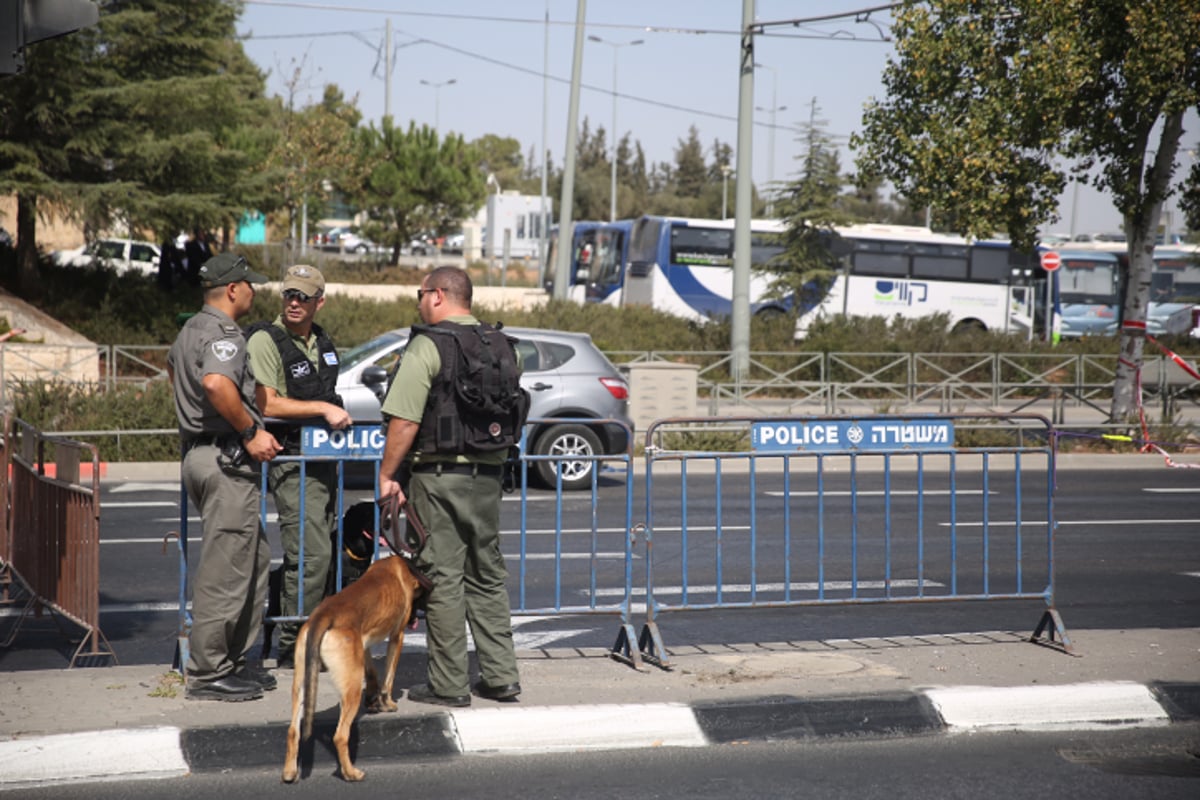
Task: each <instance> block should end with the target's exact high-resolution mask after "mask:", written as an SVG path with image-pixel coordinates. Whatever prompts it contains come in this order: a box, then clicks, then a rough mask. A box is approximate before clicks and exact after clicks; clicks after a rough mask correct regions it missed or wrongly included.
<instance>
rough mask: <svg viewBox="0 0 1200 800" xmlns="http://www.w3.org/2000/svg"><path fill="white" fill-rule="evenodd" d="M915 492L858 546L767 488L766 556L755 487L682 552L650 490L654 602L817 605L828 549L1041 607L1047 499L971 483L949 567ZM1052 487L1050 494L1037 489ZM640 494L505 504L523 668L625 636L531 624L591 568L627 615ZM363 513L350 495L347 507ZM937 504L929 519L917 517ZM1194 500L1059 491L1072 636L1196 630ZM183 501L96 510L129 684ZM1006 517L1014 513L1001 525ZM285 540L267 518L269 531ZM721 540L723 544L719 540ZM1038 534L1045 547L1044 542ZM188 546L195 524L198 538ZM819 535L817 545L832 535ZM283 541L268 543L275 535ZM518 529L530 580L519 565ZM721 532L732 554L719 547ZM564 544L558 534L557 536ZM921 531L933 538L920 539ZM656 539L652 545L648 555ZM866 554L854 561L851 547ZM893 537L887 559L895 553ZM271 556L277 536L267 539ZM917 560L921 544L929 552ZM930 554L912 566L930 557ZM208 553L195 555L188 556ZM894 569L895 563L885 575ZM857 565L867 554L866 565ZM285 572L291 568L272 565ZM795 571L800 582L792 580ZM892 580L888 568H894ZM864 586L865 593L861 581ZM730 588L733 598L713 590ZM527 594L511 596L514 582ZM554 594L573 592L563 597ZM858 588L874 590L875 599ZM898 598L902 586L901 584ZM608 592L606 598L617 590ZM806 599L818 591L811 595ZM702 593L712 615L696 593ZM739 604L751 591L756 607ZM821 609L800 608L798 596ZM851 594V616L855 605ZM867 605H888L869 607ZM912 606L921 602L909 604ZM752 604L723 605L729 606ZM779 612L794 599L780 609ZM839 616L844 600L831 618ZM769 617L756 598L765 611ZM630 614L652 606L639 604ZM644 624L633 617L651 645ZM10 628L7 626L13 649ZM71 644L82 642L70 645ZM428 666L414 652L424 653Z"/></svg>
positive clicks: (994, 617)
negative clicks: (985, 537)
mask: <svg viewBox="0 0 1200 800" xmlns="http://www.w3.org/2000/svg"><path fill="white" fill-rule="evenodd" d="M912 481H913V479H912V478H911V476H909V477H904V476H895V477H894V478H893V479H892V483H891V484H890V485H889V486H888V487H886V488H887V489H888V495H889V496H890V497H891V498H892V499H891V500H890V501H885V497H884V494H883V488H884V484H883V478H882V477H881V476H880V475H863V476H860V477H859V478H858V485H857V486H856V490H857V493H858V496H859V500H858V501H857V502H858V503H859V504H860V505H859V507H858V508H857V512H858V519H859V520H860V523H859V526H858V529H857V530H853V529H852V528H850V527H848V525H849V522H848V521H849V520H850V519H851V515H850V513H849V512H850V508H849V506H848V503H850V502H851V501H850V500H849V499H848V495H847V494H846V493H845V492H844V491H843V489H845V487H846V483H845V478H844V477H843V478H837V479H834V478H831V479H830V481H829V482H828V484H827V485H826V486H825V487H824V489H825V493H826V494H827V495H828V499H827V501H826V504H825V505H824V507H823V508H822V509H820V510H819V513H820V514H821V515H823V516H822V517H821V522H820V524H818V522H817V521H816V517H815V515H816V514H817V513H818V510H817V507H816V506H815V503H816V500H815V498H814V497H813V495H812V494H811V493H810V492H808V490H807V488H806V487H805V486H802V485H798V484H797V485H794V486H793V487H791V488H792V490H793V492H794V494H793V495H792V497H791V500H792V504H791V506H790V508H791V509H792V510H791V511H789V512H788V513H789V514H790V515H791V516H790V518H788V519H785V518H784V517H783V516H782V508H783V506H784V505H786V504H782V501H781V500H780V498H781V497H782V496H783V492H782V491H781V489H780V484H778V483H775V484H772V483H770V482H769V481H767V480H766V479H760V480H759V481H758V482H757V483H756V486H755V492H754V496H755V497H759V498H762V502H761V503H756V504H753V508H754V515H753V526H754V530H755V536H754V537H753V539H752V538H751V536H750V521H751V508H752V504H751V503H750V502H749V498H750V497H751V491H750V486H749V481H748V478H747V476H745V475H726V476H725V477H724V478H723V480H722V482H721V486H720V491H719V492H718V491H717V489H716V488H715V487H714V484H713V482H712V478H711V476H709V477H702V476H693V478H692V479H689V490H688V500H687V503H686V508H687V509H688V518H689V519H688V529H689V538H688V541H686V542H685V541H684V540H683V538H682V535H681V533H680V530H679V529H680V525H679V524H678V523H679V521H680V520H679V517H680V513H681V512H680V508H681V506H680V501H679V497H680V496H681V495H682V486H681V484H679V483H678V482H675V483H671V482H667V481H661V482H656V483H655V487H654V488H655V497H656V502H655V504H654V508H655V509H656V511H655V520H654V528H655V529H654V550H653V552H654V559H655V560H654V566H653V576H654V585H655V589H656V597H657V598H659V599H660V600H661V601H663V602H666V603H668V604H674V605H678V604H679V603H680V601H681V599H682V595H681V592H682V587H683V585H684V583H685V582H686V584H687V586H688V587H689V589H690V592H691V594H690V600H691V602H694V603H697V604H701V605H702V604H704V603H705V602H708V601H711V600H712V599H713V595H712V594H711V591H712V590H713V587H715V585H717V584H718V583H719V584H721V585H724V586H726V587H728V586H732V585H735V584H740V583H741V582H742V580H743V576H746V575H750V574H751V572H750V570H751V569H753V570H755V572H754V573H753V575H754V579H755V580H756V581H757V582H758V585H760V586H767V585H768V584H770V585H771V586H773V587H774V589H773V591H775V592H777V593H778V592H781V591H782V588H781V587H783V586H784V585H787V584H789V583H790V585H791V586H792V590H793V592H795V594H793V597H801V596H807V597H815V595H813V594H812V585H813V581H814V580H815V578H816V576H817V575H818V573H817V572H816V566H815V565H816V564H817V562H818V561H819V560H820V558H821V557H822V553H821V551H818V550H817V548H816V545H815V544H814V541H815V539H814V537H815V535H816V532H817V531H818V530H823V531H824V551H823V557H824V564H825V575H824V577H825V580H827V581H829V580H835V579H838V580H840V579H848V580H853V578H854V575H855V574H857V575H858V576H859V577H860V578H862V579H863V580H864V581H866V580H869V579H871V578H872V577H874V576H877V575H880V574H883V573H882V570H884V569H887V568H890V570H891V573H890V574H891V577H892V579H894V580H897V581H904V580H908V581H910V585H911V579H912V578H913V577H914V575H915V569H916V565H917V564H918V563H919V562H918V560H917V554H918V552H921V553H922V555H923V557H924V558H925V561H926V564H927V566H926V567H925V574H924V576H923V577H924V578H925V580H926V581H927V586H926V589H925V590H926V591H928V592H930V593H936V592H939V591H942V592H944V591H946V590H947V589H946V587H948V586H950V585H951V584H950V579H951V578H952V577H953V576H954V575H955V574H957V576H958V581H959V585H958V587H957V588H958V591H959V592H960V593H962V592H965V591H968V590H970V591H974V590H976V589H978V588H981V587H982V571H981V570H982V565H983V564H984V558H985V556H986V557H987V569H986V573H987V576H988V581H989V587H988V588H989V589H990V590H991V591H992V592H1004V591H1009V590H1011V588H1012V587H1014V586H1016V585H1018V584H1023V587H1022V588H1024V589H1025V590H1027V591H1033V592H1034V593H1035V594H1036V593H1037V592H1040V591H1041V589H1042V588H1043V586H1044V584H1045V561H1046V549H1045V548H1046V537H1045V530H1044V527H1045V526H1044V520H1045V518H1046V508H1045V506H1046V493H1045V487H1044V485H1043V486H1041V487H1040V494H1039V487H1038V486H1037V485H1036V484H1027V485H1026V487H1025V489H1024V493H1023V495H1022V499H1021V501H1020V502H1019V503H1017V502H1014V501H1012V500H1011V499H1006V498H1011V495H1012V487H1013V480H1012V477H1011V475H1009V476H1007V477H1005V476H1004V475H1003V474H1001V473H1000V472H999V471H997V474H996V475H994V476H993V477H992V478H991V479H990V481H989V483H988V484H987V485H986V487H985V486H984V484H983V483H982V479H981V477H980V476H978V475H975V476H974V477H971V476H969V475H966V474H964V476H963V477H962V478H961V480H960V482H959V483H958V484H957V485H956V487H955V492H954V495H955V496H956V497H957V498H958V499H957V501H956V502H957V503H958V504H959V505H958V506H957V508H956V513H957V514H958V517H957V519H959V520H960V521H961V523H962V524H961V525H960V526H959V527H958V536H959V541H958V547H957V549H956V550H955V552H954V553H953V558H952V557H951V555H952V554H951V553H950V550H949V546H948V541H949V540H948V538H947V536H948V526H947V524H946V523H945V522H944V521H940V522H939V520H942V519H943V517H942V516H941V515H942V514H944V513H945V512H946V510H947V509H948V507H949V506H948V503H949V497H948V495H947V493H946V486H945V485H943V484H941V483H939V481H938V480H937V479H935V478H934V477H933V476H931V477H930V479H929V480H928V481H927V482H926V484H925V485H924V486H922V487H920V488H921V491H920V492H917V491H916V489H915V488H914V486H913V485H912ZM1043 484H1044V480H1043ZM641 486H642V484H641V483H640V479H638V480H635V484H634V493H633V495H632V496H631V497H629V496H627V495H626V488H625V484H624V482H623V481H622V480H617V479H615V478H613V477H604V478H603V479H602V481H601V487H600V490H599V493H598V497H597V501H596V502H595V503H593V502H592V498H591V497H590V495H589V494H588V493H586V492H584V493H571V494H568V495H567V497H566V498H565V499H564V502H563V504H562V505H561V507H560V506H558V504H556V503H555V501H554V497H553V494H552V493H549V492H545V491H540V490H531V491H530V493H529V495H528V501H527V502H526V503H521V502H520V500H519V497H517V496H516V495H512V496H508V497H506V499H505V502H504V504H503V516H502V526H503V530H504V531H505V536H504V550H505V553H506V555H507V556H508V558H509V567H510V574H511V575H512V578H513V581H514V589H513V592H512V597H513V605H514V608H516V609H517V610H518V612H521V611H522V610H524V611H526V612H528V613H524V614H522V613H519V614H518V616H517V617H516V618H515V620H514V622H515V624H516V625H517V643H518V647H521V648H533V647H541V646H568V645H569V646H580V647H609V646H611V645H612V643H613V641H614V640H615V637H616V634H617V632H618V630H619V617H618V615H617V614H615V613H613V612H612V611H611V610H608V611H605V613H600V614H595V615H580V614H565V615H551V616H550V618H547V615H545V614H542V613H537V612H538V610H539V609H545V608H547V607H558V608H568V609H570V608H574V607H576V606H580V605H586V603H587V602H588V596H589V595H590V592H591V590H590V587H589V582H590V580H591V572H590V569H591V566H592V565H593V564H594V565H595V572H596V578H597V585H598V587H599V590H598V591H597V594H596V596H597V600H596V602H597V604H598V605H599V606H600V607H601V608H606V609H611V608H612V607H614V606H615V605H616V604H618V603H619V602H620V601H621V600H622V599H623V598H622V596H621V594H622V593H621V591H620V590H619V589H614V587H620V586H622V585H623V578H624V570H625V564H624V560H623V555H624V546H625V535H624V515H625V513H626V509H627V508H631V509H632V519H633V520H634V522H635V523H636V522H641V521H644V520H645V519H646V517H647V506H646V503H645V500H644V498H643V497H642V496H641ZM367 494H368V493H366V492H362V491H352V492H349V493H348V502H349V501H350V500H353V499H359V498H362V497H366V496H367ZM920 497H923V498H924V500H923V501H922V502H918V498H920ZM1198 499H1200V480H1198V479H1197V473H1196V472H1195V471H1192V470H1171V469H1166V468H1149V469H1146V468H1143V469H1130V470H1111V471H1096V470H1087V471H1060V472H1059V475H1058V489H1057V492H1056V495H1055V516H1056V518H1057V519H1058V521H1059V528H1058V532H1057V535H1056V541H1055V559H1056V565H1055V566H1056V576H1057V597H1056V605H1057V607H1058V609H1059V610H1060V612H1061V614H1062V617H1063V620H1064V623H1065V625H1066V626H1067V628H1068V630H1070V629H1074V628H1105V629H1119V628H1131V627H1164V628H1172V627H1194V626H1196V625H1197V624H1200V616H1198V613H1200V612H1197V610H1196V609H1197V608H1200V547H1197V538H1198V537H1200V503H1198V502H1197V500H1198ZM179 500H180V497H179V486H178V484H175V483H168V482H142V483H124V484H108V483H106V484H104V486H103V489H102V498H101V547H100V551H101V564H100V574H101V628H102V630H103V632H104V634H105V636H106V637H107V639H108V641H109V642H110V643H111V645H112V647H113V649H114V651H115V652H116V653H117V656H118V658H119V659H120V661H121V663H123V664H141V663H144V664H161V663H169V662H170V660H171V658H172V655H173V653H174V647H175V641H176V638H177V633H178V610H177V609H178V598H179V579H180V559H179V555H178V548H177V545H176V543H175V540H174V539H173V538H169V537H168V536H167V534H168V532H170V531H175V530H178V529H179V528H180V519H179ZM985 502H987V503H988V508H987V511H986V518H987V519H989V520H993V521H994V523H993V524H992V525H990V526H989V537H990V539H989V545H988V548H987V549H986V550H985V549H984V548H982V547H981V546H980V544H979V536H980V533H981V530H980V525H979V522H978V520H979V519H980V515H982V514H984V513H985V512H984V503H985ZM1005 503H1007V505H1005ZM1018 511H1019V513H1020V514H1021V520H1022V521H1023V524H1024V525H1025V526H1026V527H1027V528H1028V532H1027V533H1026V534H1025V535H1023V537H1022V546H1023V548H1024V550H1023V551H1022V552H1023V557H1022V559H1021V560H1020V563H1021V573H1020V575H1019V576H1018V574H1017V565H1018V559H1016V557H1015V556H1016V551H1015V549H1014V548H1015V544H1016V542H1015V538H1014V535H1013V531H1014V525H1013V521H1014V514H1015V513H1016V512H1018ZM269 519H270V520H271V521H273V520H274V517H273V513H272V516H271V517H269ZM718 520H719V521H720V525H717V524H716V523H717V521H718ZM1039 522H1041V527H1040V528H1039ZM189 525H190V527H191V533H192V536H193V537H195V536H197V535H198V533H199V526H198V520H197V519H195V518H192V520H191V521H190V522H189ZM789 525H790V526H791V529H792V530H793V534H792V538H793V542H792V547H791V550H790V551H785V550H784V540H783V537H782V536H781V531H783V530H786V529H787V526H789ZM822 526H823V527H822ZM272 528H273V526H272ZM522 528H524V529H525V530H526V531H527V533H528V535H527V536H526V539H525V543H524V547H525V560H524V562H523V566H522V561H521V560H520V555H521V547H522V543H521V539H520V537H519V535H518V534H517V532H518V531H520V530H521V529H522ZM718 529H719V534H720V536H719V537H718ZM559 531H562V533H561V534H559V533H558V532H559ZM919 531H924V533H922V534H921V535H918V532H919ZM640 536H641V537H644V534H641V535H640ZM851 537H856V539H855V541H856V546H855V547H853V548H851V547H850V545H849V542H850V539H851ZM885 537H886V539H885ZM272 539H273V540H274V541H275V542H276V550H278V547H277V534H275V533H274V532H272ZM922 542H923V543H924V544H922ZM643 544H644V542H643V541H642V539H639V542H638V547H637V548H635V552H636V553H637V555H636V557H635V559H634V562H633V564H632V574H633V577H634V581H635V583H634V585H635V586H639V585H642V584H641V583H640V582H641V581H642V578H643V576H644V574H645V571H646V566H645V560H644V557H643V554H644V552H645V549H644V547H643ZM919 546H920V547H923V548H924V550H923V551H918V549H917V548H918V547H919ZM195 549H196V543H195V542H193V552H195ZM889 552H890V553H891V554H892V559H891V561H890V562H889V560H888V558H887V555H888V553H889ZM852 554H855V555H854V557H853V558H852V557H851V556H852ZM276 555H277V556H278V552H277V553H276ZM785 564H790V565H791V573H790V576H789V577H790V581H789V580H782V579H781V578H783V576H787V575H788V573H785V572H784V565H785ZM889 564H890V567H889ZM854 570H857V573H855V572H854ZM718 571H720V581H718V580H717V577H718ZM518 581H519V582H520V583H521V585H520V586H517V585H516V584H517V582H518ZM556 581H561V585H562V587H563V590H562V591H560V592H557V593H556V592H555V585H556ZM863 585H864V587H865V586H866V585H867V584H865V583H864V584H863ZM897 585H898V586H899V585H900V584H897ZM606 587H607V589H606ZM806 587H807V588H806ZM705 589H707V591H709V592H710V594H708V595H706V594H704V593H703V591H702V590H705ZM744 589H745V586H744V585H743V591H744ZM805 591H807V592H809V594H808V595H803V592H805ZM846 591H848V590H843V594H842V595H841V596H845V594H846ZM861 591H862V592H863V594H864V596H865V595H871V594H872V592H874V596H878V594H879V593H880V592H881V591H882V590H879V589H874V590H868V589H866V588H862V589H861ZM905 591H910V592H911V591H912V590H911V589H908V590H905ZM746 596H747V595H744V594H743V595H738V594H736V593H729V594H725V595H724V600H725V601H727V602H732V601H736V600H739V599H744V598H745V597H746ZM777 596H782V595H778V594H777ZM836 596H839V595H837V594H836V593H830V594H828V595H827V597H828V598H832V597H836ZM760 599H762V598H760ZM633 603H634V606H635V608H636V607H637V606H638V605H639V604H642V603H644V596H640V595H639V596H635V597H634V598H633ZM1043 608H1044V603H1043V602H1042V601H1041V600H1040V599H1032V600H1027V599H1021V600H1013V601H1006V602H986V603H963V602H941V603H924V604H881V603H874V602H872V603H855V604H849V605H818V606H805V607H801V608H787V609H782V608H777V609H755V610H748V609H733V610H730V609H720V610H700V611H694V612H691V613H686V614H684V613H678V614H677V613H671V612H670V611H667V612H665V613H662V614H660V615H659V626H660V629H661V630H662V633H663V638H664V642H665V644H666V646H668V647H671V646H674V645H681V644H699V643H709V642H721V641H733V640H737V641H743V642H744V641H777V640H783V639H791V640H796V639H824V638H844V637H853V636H887V635H902V634H920V633H935V632H942V633H949V632H958V631H967V630H1023V629H1029V630H1032V628H1033V627H1034V626H1035V625H1036V624H1037V622H1038V619H1039V618H1040V615H1041V612H1042V609H1043ZM643 618H644V614H642V613H641V612H637V613H635V615H634V622H635V625H640V624H641V621H642V619H643ZM8 625H11V619H10V618H5V617H0V633H4V632H6V631H7V626H8ZM66 629H67V630H68V631H70V626H69V625H68V626H66ZM414 644H415V646H416V647H417V648H418V649H420V647H421V645H420V642H419V640H418V641H417V642H414ZM70 652H71V648H70V646H69V645H68V642H67V639H66V638H65V637H64V636H63V635H62V634H61V633H60V631H59V628H58V627H57V626H56V625H55V624H54V622H53V621H51V620H50V619H49V618H48V617H46V618H42V619H40V620H39V619H36V618H33V619H28V620H26V621H25V622H24V624H23V626H22V629H21V631H20V633H19V634H18V639H17V642H16V643H15V645H14V646H13V647H10V648H7V649H4V650H0V670H17V669H46V668H60V667H63V666H65V665H66V662H67V659H68V658H69V654H70Z"/></svg>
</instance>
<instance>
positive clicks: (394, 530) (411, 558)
mask: <svg viewBox="0 0 1200 800" xmlns="http://www.w3.org/2000/svg"><path fill="white" fill-rule="evenodd" d="M380 505H381V506H382V509H381V516H380V521H379V524H380V527H382V528H383V529H384V530H385V531H386V530H391V535H390V536H386V537H385V541H386V542H387V545H388V548H389V549H390V550H391V551H392V554H393V555H396V556H399V557H400V558H403V559H404V560H405V561H407V562H408V566H409V567H410V568H411V569H412V572H413V576H414V577H416V579H417V582H418V583H420V584H421V588H422V589H424V590H425V591H426V592H430V591H432V590H433V581H431V580H430V579H429V576H428V575H426V574H425V573H424V572H422V571H421V570H420V569H418V568H417V564H416V560H417V554H418V553H420V552H421V551H422V550H423V549H425V541H426V540H427V539H428V538H429V532H428V531H426V530H425V526H424V525H423V524H422V523H421V520H420V518H419V517H417V512H416V511H414V510H413V507H412V503H404V504H403V505H401V504H400V498H399V496H397V495H392V496H390V497H386V498H384V499H383V500H382V501H381V502H380ZM402 510H403V511H404V518H405V519H406V520H407V521H408V527H409V529H410V530H411V531H412V532H413V534H414V535H415V538H416V546H415V548H413V549H409V548H410V547H412V546H413V543H412V542H409V541H408V537H407V536H405V535H403V534H402V533H401V532H400V512H401V511H402ZM396 542H404V545H405V546H404V547H402V548H400V549H397V547H396V544H395V543H396Z"/></svg>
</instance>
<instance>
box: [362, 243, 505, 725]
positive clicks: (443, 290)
mask: <svg viewBox="0 0 1200 800" xmlns="http://www.w3.org/2000/svg"><path fill="white" fill-rule="evenodd" d="M471 293H472V287H471V279H470V277H469V276H468V275H467V273H466V272H465V271H464V270H462V269H459V268H457V267H438V268H437V269H434V270H433V271H432V272H430V273H429V274H428V275H427V276H426V277H425V279H424V280H423V281H422V282H421V288H420V289H418V290H417V310H418V313H419V314H420V316H421V319H422V321H423V322H425V325H423V326H414V327H413V334H412V336H411V338H410V339H409V342H408V346H407V348H406V349H405V352H404V356H403V358H402V359H401V361H400V364H399V366H398V368H397V370H396V373H395V376H394V379H393V380H392V383H391V386H390V387H389V389H388V393H387V396H386V397H385V398H384V402H383V407H382V410H383V415H384V420H385V426H386V432H387V438H386V442H385V444H384V453H383V462H382V464H381V466H380V494H381V495H382V497H381V498H380V499H381V500H382V499H386V498H389V497H393V496H395V497H398V499H399V501H400V502H401V503H404V502H405V501H406V500H407V502H408V503H409V504H410V506H411V508H412V509H413V510H414V511H415V513H416V515H417V516H418V518H419V519H420V520H421V522H422V523H424V526H425V529H426V530H427V531H428V534H429V538H428V539H427V541H426V543H425V546H424V549H423V550H422V551H421V552H420V554H419V555H418V557H417V566H418V568H420V569H421V570H422V571H423V572H424V573H425V574H426V575H427V576H429V578H430V579H431V580H432V581H433V590H432V591H431V592H430V594H429V596H428V598H427V602H428V605H427V607H426V611H425V614H426V616H425V621H426V624H427V626H428V634H427V642H428V648H429V664H428V672H427V681H426V683H425V684H423V685H418V686H414V687H412V688H411V689H409V691H408V699H409V700H413V701H415V702H418V703H430V704H434V705H443V706H456V707H460V706H467V705H470V703H471V688H472V687H471V684H470V676H469V673H468V660H467V625H468V624H469V625H470V628H471V635H472V636H473V638H474V640H475V651H476V655H477V656H478V659H479V671H480V679H479V681H478V682H477V683H476V684H475V686H474V690H475V692H476V693H477V694H478V695H479V696H481V697H484V698H487V699H491V700H500V701H512V700H515V699H516V697H517V695H519V694H520V693H521V684H520V683H519V676H518V673H517V659H516V653H515V651H514V649H513V638H512V619H511V615H510V612H509V605H508V590H507V588H506V582H507V579H508V571H507V569H506V568H505V565H504V558H503V556H502V555H501V553H500V495H501V488H502V487H501V481H502V476H503V471H504V463H505V461H506V459H507V458H508V451H509V449H510V448H511V447H512V445H513V444H514V443H515V442H516V441H517V440H519V437H520V432H521V425H522V424H523V423H524V418H525V414H526V413H528V408H529V406H528V395H527V394H526V393H525V392H524V390H522V389H521V388H520V385H519V384H518V383H517V379H518V378H519V372H520V362H519V359H518V356H517V353H516V350H515V348H514V347H513V341H512V340H511V339H509V337H507V336H505V335H504V334H503V333H501V332H500V331H498V330H496V329H495V328H492V327H491V326H489V325H481V324H480V322H479V320H477V319H476V318H475V317H474V316H472V314H471ZM456 378H458V379H461V380H460V381H456ZM456 383H459V384H461V385H460V386H457V387H456ZM460 389H462V390H464V391H461V392H460V391H459V390H460ZM406 459H407V467H408V471H409V472H410V473H411V477H410V478H409V479H408V483H407V486H405V487H401V485H400V484H399V483H398V482H397V480H396V477H395V476H396V475H397V472H398V471H399V469H400V467H401V463H402V462H404V461H405V460H406Z"/></svg>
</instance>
